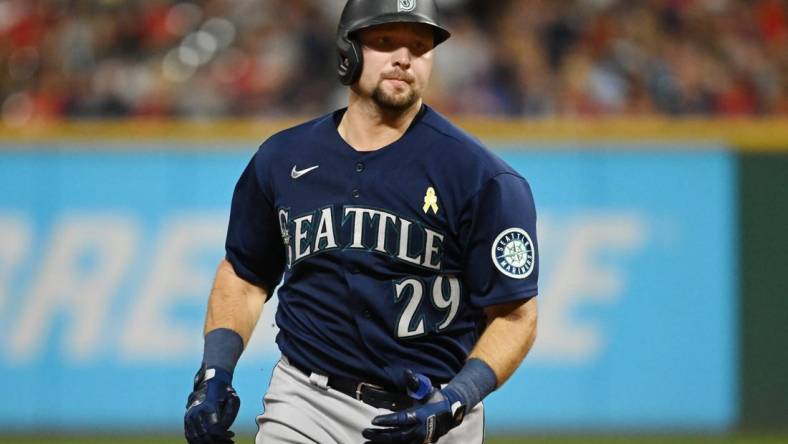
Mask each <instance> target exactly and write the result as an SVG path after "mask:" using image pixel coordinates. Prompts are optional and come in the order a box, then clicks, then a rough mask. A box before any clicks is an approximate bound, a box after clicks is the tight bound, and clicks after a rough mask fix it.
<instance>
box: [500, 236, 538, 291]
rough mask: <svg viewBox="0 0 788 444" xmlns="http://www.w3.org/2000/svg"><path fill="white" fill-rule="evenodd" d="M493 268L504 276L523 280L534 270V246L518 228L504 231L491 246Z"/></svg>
mask: <svg viewBox="0 0 788 444" xmlns="http://www.w3.org/2000/svg"><path fill="white" fill-rule="evenodd" d="M491 253H492V260H493V263H494V264H495V267H496V268H497V269H498V271H500V272H501V273H503V274H504V275H506V276H509V277H511V278H515V279H525V278H527V277H528V276H529V275H530V274H531V272H532V271H533V270H534V244H533V242H531V236H529V235H528V233H526V232H525V230H523V229H520V228H509V229H507V230H504V231H503V232H502V233H501V234H499V235H498V237H496V238H495V242H493V245H492V252H491Z"/></svg>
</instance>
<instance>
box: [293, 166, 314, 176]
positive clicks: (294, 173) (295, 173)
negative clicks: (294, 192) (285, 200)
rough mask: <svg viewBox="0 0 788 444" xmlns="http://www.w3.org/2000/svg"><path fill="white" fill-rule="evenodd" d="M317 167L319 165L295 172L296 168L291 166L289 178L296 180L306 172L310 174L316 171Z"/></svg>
mask: <svg viewBox="0 0 788 444" xmlns="http://www.w3.org/2000/svg"><path fill="white" fill-rule="evenodd" d="M319 167H320V165H315V166H313V167H309V168H305V169H303V170H297V169H296V166H295V165H293V170H292V171H290V177H292V178H293V179H298V178H299V177H301V176H303V175H304V174H306V173H308V172H310V171H312V170H316V169H317V168H319Z"/></svg>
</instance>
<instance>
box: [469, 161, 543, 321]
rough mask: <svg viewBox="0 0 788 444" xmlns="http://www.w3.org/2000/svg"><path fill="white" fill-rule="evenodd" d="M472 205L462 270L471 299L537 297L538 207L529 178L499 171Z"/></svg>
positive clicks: (494, 301)
mask: <svg viewBox="0 0 788 444" xmlns="http://www.w3.org/2000/svg"><path fill="white" fill-rule="evenodd" d="M469 205H470V211H468V212H467V213H466V214H467V215H468V219H466V223H465V224H464V226H465V227H466V231H467V232H466V236H465V238H466V240H467V243H466V247H465V258H464V275H465V282H466V285H467V286H468V289H469V295H470V300H471V304H472V305H475V306H478V307H486V306H490V305H495V304H502V303H506V302H513V301H518V300H527V299H530V298H532V297H534V296H536V294H537V290H538V287H537V280H538V279H539V254H538V248H537V240H536V209H535V206H534V199H533V195H532V193H531V188H530V186H529V185H528V182H526V180H525V179H523V178H522V177H520V176H517V175H515V174H511V173H502V174H498V175H496V176H494V177H493V178H491V179H489V180H488V181H487V182H486V183H485V184H484V186H483V187H482V189H481V190H480V191H479V192H478V193H477V194H476V196H475V197H474V198H473V199H472V201H471V202H470V204H469Z"/></svg>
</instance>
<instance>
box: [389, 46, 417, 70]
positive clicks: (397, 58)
mask: <svg viewBox="0 0 788 444" xmlns="http://www.w3.org/2000/svg"><path fill="white" fill-rule="evenodd" d="M392 57H393V60H394V66H399V67H400V68H402V69H407V68H409V67H410V60H411V57H413V54H411V53H410V49H409V48H408V47H407V46H401V47H399V48H397V49H396V50H394V54H393V55H392Z"/></svg>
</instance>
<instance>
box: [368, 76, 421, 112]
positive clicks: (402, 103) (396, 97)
mask: <svg viewBox="0 0 788 444" xmlns="http://www.w3.org/2000/svg"><path fill="white" fill-rule="evenodd" d="M419 97H420V96H419V94H417V93H416V91H415V90H414V89H413V88H412V87H410V88H408V91H407V92H406V93H399V94H396V93H394V94H391V93H388V92H386V91H385V90H384V89H383V82H380V83H378V85H377V86H376V87H375V89H374V90H373V91H372V100H373V101H374V102H375V104H376V105H377V106H378V107H379V108H380V109H382V110H384V111H389V112H393V113H401V112H404V111H405V110H408V109H410V108H411V107H412V106H413V105H414V104H415V103H416V102H417V101H418V100H419Z"/></svg>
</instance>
